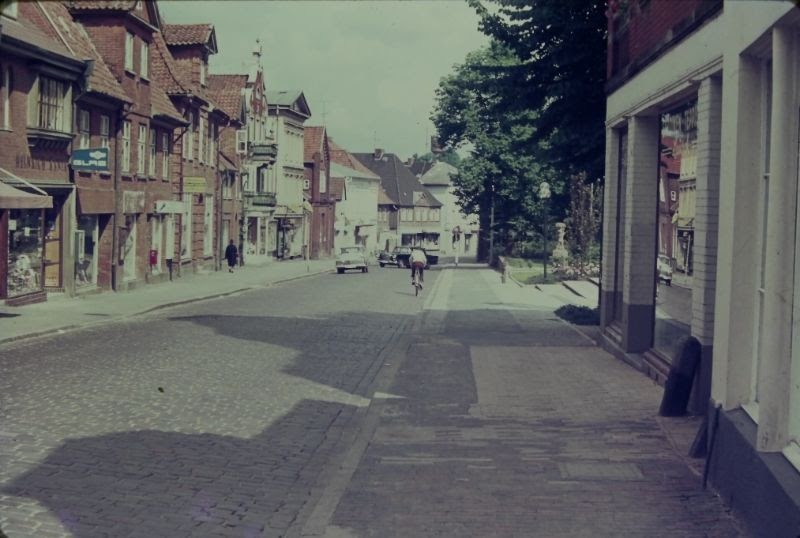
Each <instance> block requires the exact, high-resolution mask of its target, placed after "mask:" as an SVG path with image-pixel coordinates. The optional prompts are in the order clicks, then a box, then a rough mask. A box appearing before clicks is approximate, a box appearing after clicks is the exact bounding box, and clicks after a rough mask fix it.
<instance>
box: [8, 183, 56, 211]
mask: <svg viewBox="0 0 800 538" xmlns="http://www.w3.org/2000/svg"><path fill="white" fill-rule="evenodd" d="M50 207H53V197H52V196H46V195H44V194H32V193H29V192H25V191H23V190H20V189H17V188H16V187H12V186H11V185H8V184H6V183H3V182H2V181H0V209H42V208H50Z"/></svg>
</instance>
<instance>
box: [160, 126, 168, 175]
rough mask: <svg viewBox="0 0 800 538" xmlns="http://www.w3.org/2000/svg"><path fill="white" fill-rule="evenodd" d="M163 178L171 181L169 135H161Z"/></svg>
mask: <svg viewBox="0 0 800 538" xmlns="http://www.w3.org/2000/svg"><path fill="white" fill-rule="evenodd" d="M161 177H162V178H163V179H169V133H161Z"/></svg>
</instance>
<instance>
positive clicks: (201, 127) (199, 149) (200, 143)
mask: <svg viewBox="0 0 800 538" xmlns="http://www.w3.org/2000/svg"><path fill="white" fill-rule="evenodd" d="M198 127H199V132H198V133H197V161H198V162H201V163H203V162H205V159H204V157H205V155H204V154H203V137H204V136H205V119H204V118H203V116H200V125H199V126H198Z"/></svg>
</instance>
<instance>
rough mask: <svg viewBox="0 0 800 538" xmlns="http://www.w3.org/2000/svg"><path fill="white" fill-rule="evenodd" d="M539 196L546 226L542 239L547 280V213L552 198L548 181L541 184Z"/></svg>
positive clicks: (545, 279) (545, 278)
mask: <svg viewBox="0 0 800 538" xmlns="http://www.w3.org/2000/svg"><path fill="white" fill-rule="evenodd" d="M539 198H541V199H542V202H543V206H544V219H543V220H544V226H543V230H542V239H543V241H544V281H545V282H547V226H548V223H547V213H548V209H549V206H548V203H547V201H548V200H549V199H550V184H549V183H548V182H546V181H542V182H541V183H540V184H539Z"/></svg>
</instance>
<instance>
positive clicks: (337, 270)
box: [336, 269, 344, 275]
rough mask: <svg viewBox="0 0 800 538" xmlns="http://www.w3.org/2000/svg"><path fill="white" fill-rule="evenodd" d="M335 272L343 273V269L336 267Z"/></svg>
mask: <svg viewBox="0 0 800 538" xmlns="http://www.w3.org/2000/svg"><path fill="white" fill-rule="evenodd" d="M336 272H337V273H339V274H340V275H341V274H343V273H344V269H336Z"/></svg>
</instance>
